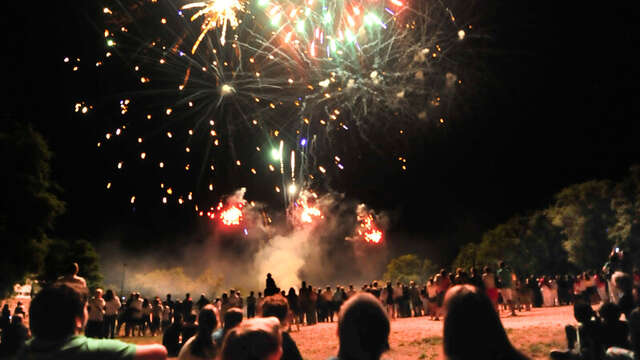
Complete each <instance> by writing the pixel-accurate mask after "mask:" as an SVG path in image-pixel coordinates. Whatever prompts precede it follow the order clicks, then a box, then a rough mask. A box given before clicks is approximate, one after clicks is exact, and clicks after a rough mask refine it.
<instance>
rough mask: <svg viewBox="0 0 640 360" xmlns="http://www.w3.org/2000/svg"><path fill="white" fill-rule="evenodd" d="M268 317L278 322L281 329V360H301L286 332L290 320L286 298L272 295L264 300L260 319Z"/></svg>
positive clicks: (295, 346)
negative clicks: (274, 318)
mask: <svg viewBox="0 0 640 360" xmlns="http://www.w3.org/2000/svg"><path fill="white" fill-rule="evenodd" d="M270 316H273V317H276V318H277V319H278V320H280V328H281V329H282V358H281V360H302V356H301V355H300V350H298V346H297V345H296V342H295V341H293V339H292V338H291V335H289V332H288V331H287V330H286V329H287V328H288V327H289V322H290V319H291V316H290V312H289V303H288V301H287V298H285V297H283V296H281V295H273V296H269V297H266V298H265V300H264V303H263V304H262V317H270Z"/></svg>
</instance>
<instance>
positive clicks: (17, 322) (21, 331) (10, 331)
mask: <svg viewBox="0 0 640 360" xmlns="http://www.w3.org/2000/svg"><path fill="white" fill-rule="evenodd" d="M23 322H24V317H23V316H22V314H18V315H14V316H13V318H12V319H11V323H10V324H9V326H7V328H6V329H5V330H3V331H2V337H1V339H2V341H1V342H0V356H2V357H5V356H6V357H11V356H14V355H15V354H16V353H17V352H18V350H19V349H20V348H22V346H24V342H25V341H27V339H29V330H28V329H27V327H26V326H24V323H23Z"/></svg>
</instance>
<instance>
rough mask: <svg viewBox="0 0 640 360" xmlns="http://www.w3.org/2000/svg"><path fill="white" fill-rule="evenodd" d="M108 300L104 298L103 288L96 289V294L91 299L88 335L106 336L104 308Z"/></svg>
mask: <svg viewBox="0 0 640 360" xmlns="http://www.w3.org/2000/svg"><path fill="white" fill-rule="evenodd" d="M105 305H106V302H105V301H104V299H103V298H102V289H96V291H95V295H94V296H93V297H92V298H91V300H89V304H88V309H89V321H88V322H87V334H86V335H87V336H88V337H95V338H102V337H104V311H105V310H104V308H105Z"/></svg>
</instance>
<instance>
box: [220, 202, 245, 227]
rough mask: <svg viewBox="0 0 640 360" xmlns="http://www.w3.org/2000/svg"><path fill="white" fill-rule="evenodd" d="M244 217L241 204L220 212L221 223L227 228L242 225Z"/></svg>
mask: <svg viewBox="0 0 640 360" xmlns="http://www.w3.org/2000/svg"><path fill="white" fill-rule="evenodd" d="M242 217H243V214H242V205H239V204H234V205H231V206H229V207H228V208H227V209H225V210H223V211H222V212H220V221H222V223H223V224H224V225H227V226H233V225H240V222H241V221H242Z"/></svg>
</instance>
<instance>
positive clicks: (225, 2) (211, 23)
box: [182, 0, 244, 54]
mask: <svg viewBox="0 0 640 360" xmlns="http://www.w3.org/2000/svg"><path fill="white" fill-rule="evenodd" d="M192 8H202V9H200V10H199V11H198V12H197V13H195V14H194V15H193V16H192V17H191V21H193V20H195V19H197V18H199V17H201V16H203V17H204V22H203V23H202V26H201V29H202V31H201V32H200V36H198V39H197V40H196V42H195V43H194V44H193V48H191V53H192V54H195V52H196V50H197V49H198V45H200V42H201V41H202V40H203V39H204V37H205V35H207V32H209V31H210V30H213V29H215V28H216V27H218V26H222V34H221V36H220V44H222V45H224V44H225V42H226V39H225V37H226V34H227V22H228V23H229V25H231V28H233V29H235V28H236V27H237V26H238V24H239V21H238V17H237V16H236V13H237V12H238V11H244V0H209V1H206V2H193V3H190V4H186V5H185V6H183V7H182V9H183V10H184V9H192Z"/></svg>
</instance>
